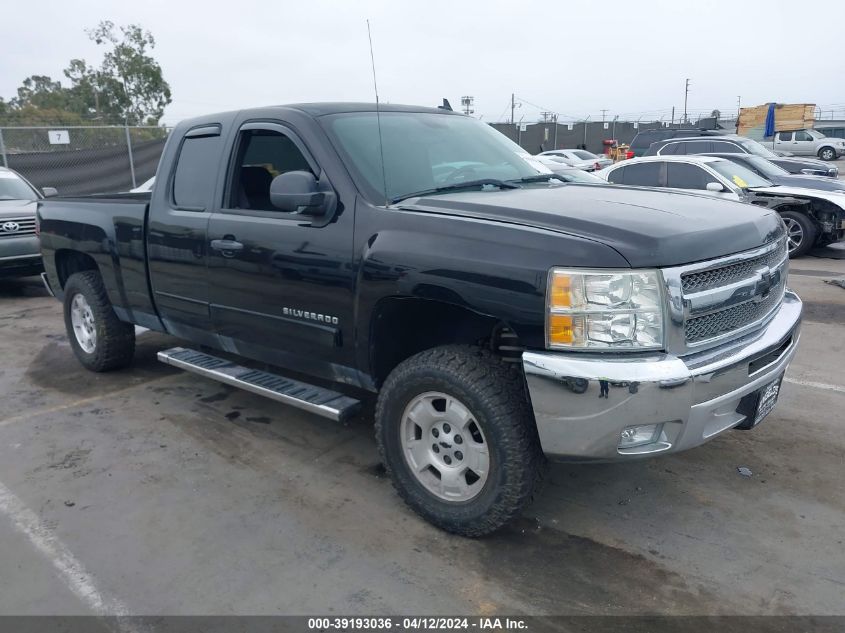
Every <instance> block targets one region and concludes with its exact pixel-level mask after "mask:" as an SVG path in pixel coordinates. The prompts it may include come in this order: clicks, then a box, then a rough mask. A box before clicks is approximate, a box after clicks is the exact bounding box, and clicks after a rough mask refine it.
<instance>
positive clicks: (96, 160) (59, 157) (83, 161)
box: [0, 125, 170, 195]
mask: <svg viewBox="0 0 845 633" xmlns="http://www.w3.org/2000/svg"><path fill="white" fill-rule="evenodd" d="M169 131H170V130H169V128H165V127H131V126H119V125H101V126H88V127H78V126H77V127H73V126H60V125H57V126H54V127H0V164H2V165H3V166H5V167H8V168H10V169H14V170H15V171H17V172H19V173H20V174H21V175H23V176H24V177H25V178H27V179H28V180H29V181H30V182H31V183H32V184H34V185H35V186H36V187H55V188H56V189H58V191H59V194H60V195H76V194H87V193H111V192H117V191H128V190H129V189H132V188H134V187H136V186H138V185H140V184H142V183H143V182H144V181H145V180H147V179H149V178H151V177H152V176H153V175H155V171H156V167H157V166H158V159H159V157H160V156H161V151H162V149H163V148H164V142H165V140H166V139H167V135H168V133H169Z"/></svg>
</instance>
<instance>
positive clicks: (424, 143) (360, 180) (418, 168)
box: [323, 112, 550, 204]
mask: <svg viewBox="0 0 845 633" xmlns="http://www.w3.org/2000/svg"><path fill="white" fill-rule="evenodd" d="M323 120H325V121H327V122H328V125H327V126H326V127H327V131H328V133H329V135H330V136H331V137H332V141H333V142H334V144H335V147H336V148H337V150H338V152H339V153H340V155H341V158H342V159H343V161H344V163H345V164H346V166H347V168H349V171H350V172H351V173H352V177H353V178H354V179H355V182H356V184H357V185H358V186H359V188H360V189H361V190H362V191H363V192H364V194H365V195H366V196H367V197H369V198H370V200H371V201H373V202H375V203H376V204H381V203H383V202H384V200H385V199H389V200H396V199H400V198H402V197H407V196H409V195H411V194H414V193H417V192H421V191H427V190H431V189H435V188H437V187H448V186H451V185H459V184H460V183H463V182H466V183H471V182H474V181H478V180H498V181H507V180H519V179H521V178H527V177H530V176H536V175H538V174H547V173H550V172H549V170H548V169H547V168H546V167H544V166H543V165H542V164H541V163H540V162H539V161H537V160H536V159H534V158H532V157H531V156H529V155H528V154H527V153H526V152H525V150H523V149H521V148H520V147H519V146H518V145H517V144H516V143H514V142H512V141H510V140H509V139H508V138H507V137H505V136H504V135H503V134H501V133H499V132H497V131H496V130H494V129H493V128H492V127H490V126H489V125H487V124H486V123H482V122H480V121H478V120H476V119H472V118H469V117H465V116H456V115H450V114H434V113H425V112H382V113H381V139H382V143H383V151H384V172H383V173H382V161H381V152H380V148H379V126H378V121H377V119H376V113H375V112H355V113H345V114H336V115H331V116H327V117H324V119H323ZM385 183H386V191H385Z"/></svg>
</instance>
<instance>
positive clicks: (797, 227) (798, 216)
mask: <svg viewBox="0 0 845 633" xmlns="http://www.w3.org/2000/svg"><path fill="white" fill-rule="evenodd" d="M780 217H781V218H783V223H784V224H785V225H786V238H787V240H788V244H787V247H788V249H789V256H790V257H801V255H804V254H806V253H807V251H809V250H810V249H811V248H813V245H814V244H815V242H816V234H817V231H816V227H815V225H814V224H813V222H812V221H811V220H810V218H808V217H807V216H806V215H804V214H803V213H798V212H797V211H784V212H783V213H781V214H780Z"/></svg>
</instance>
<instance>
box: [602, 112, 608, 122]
mask: <svg viewBox="0 0 845 633" xmlns="http://www.w3.org/2000/svg"><path fill="white" fill-rule="evenodd" d="M606 114H607V110H602V111H601V122H602V123H604V116H605V115H606Z"/></svg>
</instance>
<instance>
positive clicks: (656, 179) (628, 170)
mask: <svg viewBox="0 0 845 633" xmlns="http://www.w3.org/2000/svg"><path fill="white" fill-rule="evenodd" d="M661 165H662V163H661V162H659V161H654V162H648V163H636V164H633V165H626V166H625V176H624V179H623V184H626V185H636V186H638V187H659V186H660V166H661Z"/></svg>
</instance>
